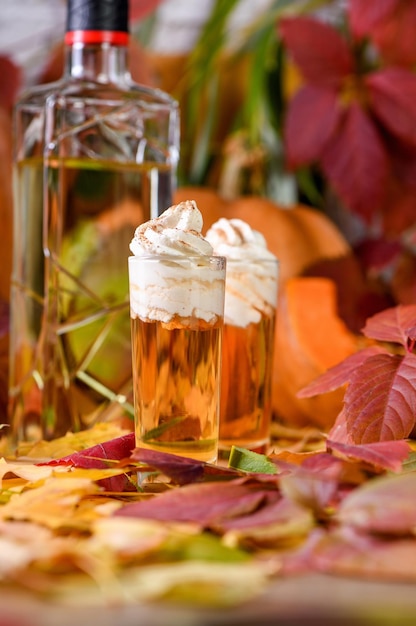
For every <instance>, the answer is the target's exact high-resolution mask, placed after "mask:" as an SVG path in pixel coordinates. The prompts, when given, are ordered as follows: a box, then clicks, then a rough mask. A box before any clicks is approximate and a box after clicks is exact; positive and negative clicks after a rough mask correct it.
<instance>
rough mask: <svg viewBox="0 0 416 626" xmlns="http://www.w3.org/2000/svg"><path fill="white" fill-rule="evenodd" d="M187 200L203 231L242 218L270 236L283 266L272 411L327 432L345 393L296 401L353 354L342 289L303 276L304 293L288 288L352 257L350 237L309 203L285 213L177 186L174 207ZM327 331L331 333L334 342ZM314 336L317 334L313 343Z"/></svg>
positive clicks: (271, 205) (261, 202) (268, 204)
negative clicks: (311, 271)
mask: <svg viewBox="0 0 416 626" xmlns="http://www.w3.org/2000/svg"><path fill="white" fill-rule="evenodd" d="M183 200H195V201H196V203H197V205H198V207H199V209H200V210H201V212H202V215H203V218H204V232H206V230H207V229H208V228H209V227H210V226H211V224H212V223H213V222H215V221H217V220H218V219H219V218H220V217H227V218H240V219H242V220H244V221H246V222H247V223H248V224H250V226H251V227H252V228H254V229H255V230H258V231H260V232H261V233H262V234H263V235H264V237H265V238H266V241H267V244H268V247H269V249H270V250H271V251H272V252H273V253H274V254H275V255H276V256H277V257H278V259H279V260H280V277H279V283H280V287H279V309H278V314H277V329H276V335H275V346H274V372H273V389H272V405H273V412H274V414H275V416H276V417H277V418H279V419H281V420H283V421H285V422H287V423H290V424H293V425H305V424H308V423H309V424H315V425H320V426H322V427H324V426H328V427H329V426H330V425H331V424H332V423H333V421H334V420H335V417H336V415H337V413H338V411H339V409H340V406H341V404H340V403H341V397H342V395H341V392H338V395H336V394H335V395H331V394H328V395H325V396H321V397H319V399H318V398H312V399H307V400H306V399H305V400H300V399H298V398H297V397H296V393H297V391H298V390H299V389H300V388H301V387H302V386H304V385H306V384H307V383H309V382H310V381H311V380H312V379H313V378H315V377H316V376H317V375H319V374H320V373H322V371H324V370H325V369H326V368H327V367H329V366H330V365H333V364H334V363H335V362H336V361H337V359H338V357H339V356H340V357H341V358H340V359H339V360H342V358H344V355H347V354H350V353H351V352H352V351H354V350H355V349H356V348H357V340H356V337H355V335H353V334H352V333H349V332H348V331H347V329H346V327H345V326H344V325H343V322H342V321H341V319H340V318H339V317H338V314H337V311H336V287H335V283H334V282H332V281H331V280H330V279H319V282H316V280H317V279H307V278H304V279H302V280H303V281H308V280H315V282H310V283H308V282H302V283H301V284H302V288H300V286H298V283H296V288H295V287H294V286H292V285H293V283H290V288H289V292H288V293H286V292H287V288H288V285H289V281H291V279H293V278H295V277H299V276H300V275H301V274H302V272H304V271H305V270H306V269H307V268H308V267H310V266H312V265H314V264H315V263H317V262H318V261H320V260H322V259H334V258H338V257H343V256H346V255H349V254H350V253H351V250H350V246H349V244H348V243H347V241H346V240H345V238H344V236H343V235H342V234H341V232H340V231H339V230H338V229H337V227H336V226H335V225H334V223H333V222H331V220H330V219H329V218H327V217H326V216H325V215H324V214H323V213H321V212H319V211H318V210H316V209H313V208H310V207H306V206H303V205H296V206H293V207H291V208H286V207H281V206H279V205H277V204H276V203H275V202H273V201H271V200H269V199H266V198H262V197H254V196H244V197H239V198H236V199H232V200H225V199H224V198H222V197H221V196H220V195H219V194H218V193H217V192H216V191H215V190H214V189H209V188H201V187H182V188H179V189H178V190H177V191H176V194H175V197H174V202H175V203H178V202H181V201H183ZM302 290H303V291H302ZM304 296H305V299H303V298H304ZM311 316H312V319H314V320H315V324H316V328H315V327H314V323H312V320H311ZM302 320H304V321H305V324H303V322H302ZM326 327H327V328H328V331H330V334H328V336H326V335H325V328H326ZM318 329H319V334H318ZM309 333H311V334H312V335H313V336H310V337H309ZM321 343H322V349H323V351H324V353H325V358H322V359H321V358H320V357H319V351H320V345H321ZM324 344H325V345H324ZM331 344H336V345H335V346H334V352H333V355H332V357H333V358H329V356H328V352H330V351H331ZM328 346H329V349H328ZM341 346H342V348H341ZM308 350H310V352H308Z"/></svg>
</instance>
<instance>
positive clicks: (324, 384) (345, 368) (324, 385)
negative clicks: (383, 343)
mask: <svg viewBox="0 0 416 626" xmlns="http://www.w3.org/2000/svg"><path fill="white" fill-rule="evenodd" d="M380 353H386V354H387V352H386V350H384V349H383V348H381V347H379V346H370V347H368V348H364V349H363V350H359V351H358V352H356V353H355V354H351V356H349V357H347V358H346V359H344V360H343V361H341V363H337V365H334V366H333V367H330V368H329V369H328V370H327V371H326V372H324V373H323V374H321V375H320V376H318V377H317V378H315V380H313V381H312V382H311V383H309V385H306V387H303V388H302V389H301V390H300V391H298V393H297V394H296V395H297V397H298V398H311V397H312V396H316V395H319V394H321V393H328V392H329V391H333V390H334V389H338V387H342V385H345V383H349V382H350V380H351V378H352V376H353V374H354V372H355V370H356V369H357V367H359V366H360V365H362V364H363V363H364V362H365V361H366V360H367V359H368V358H370V356H374V355H375V354H380Z"/></svg>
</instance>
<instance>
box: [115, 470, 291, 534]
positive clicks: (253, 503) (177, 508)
mask: <svg viewBox="0 0 416 626" xmlns="http://www.w3.org/2000/svg"><path fill="white" fill-rule="evenodd" d="M279 498H280V494H279V492H278V491H277V489H276V488H275V487H274V488H272V487H271V486H269V487H267V486H266V485H263V484H260V485H259V484H258V483H255V484H254V485H253V484H252V483H251V484H249V485H247V484H244V483H243V484H241V483H238V482H236V481H230V482H226V483H216V482H208V483H200V484H195V485H186V486H184V487H180V488H179V489H173V490H172V491H167V492H165V493H162V494H160V495H159V496H158V497H157V498H153V499H151V500H146V501H144V500H143V501H139V502H133V503H131V504H127V505H126V506H124V507H122V508H121V509H120V510H119V511H117V513H116V515H121V516H131V517H137V518H141V519H156V520H169V521H177V522H194V523H197V524H199V525H200V526H201V527H212V525H213V524H216V525H218V524H219V523H221V521H222V520H223V519H231V518H233V517H238V516H241V515H248V514H249V513H252V512H253V511H257V510H258V509H259V508H261V507H263V506H266V505H267V504H270V503H271V502H274V501H275V500H277V499H279Z"/></svg>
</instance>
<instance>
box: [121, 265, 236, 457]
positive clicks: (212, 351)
mask: <svg viewBox="0 0 416 626" xmlns="http://www.w3.org/2000/svg"><path fill="white" fill-rule="evenodd" d="M225 267H226V261H225V259H224V258H223V257H216V256H212V257H208V256H207V257H203V256H202V257H201V256H198V257H178V256H162V255H160V256H159V255H151V256H132V257H129V285H130V316H131V336H132V364H133V395H134V415H135V434H136V445H137V446H138V447H144V448H150V449H152V450H156V451H160V452H169V453H171V454H177V455H180V456H186V457H189V458H194V459H198V460H201V461H207V462H214V461H216V459H217V453H218V429H219V412H220V381H221V350H222V334H223V324H224V295H225Z"/></svg>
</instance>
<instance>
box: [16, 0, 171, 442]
mask: <svg viewBox="0 0 416 626" xmlns="http://www.w3.org/2000/svg"><path fill="white" fill-rule="evenodd" d="M128 37H129V35H128V0H68V16H67V28H66V34H65V71H64V75H63V77H62V78H61V79H60V80H59V81H58V82H56V83H53V84H49V85H46V86H42V87H38V88H36V89H34V90H32V91H31V92H30V93H29V94H27V95H26V96H24V97H23V98H22V99H21V100H20V101H19V102H18V104H17V105H16V107H15V116H14V125H15V126H14V133H15V155H14V197H15V208H14V242H13V245H14V251H13V272H12V287H11V329H10V391H9V422H10V429H11V433H12V437H13V439H14V440H15V441H17V442H19V441H22V440H25V441H27V440H38V439H47V440H49V439H54V438H56V437H58V436H61V435H64V434H65V433H66V432H67V431H78V430H83V429H86V428H89V427H91V426H92V425H93V424H95V423H97V422H102V421H107V420H112V419H121V420H124V417H125V416H129V417H130V416H131V417H132V415H133V408H132V393H131V347H130V344H131V342H130V319H129V298H128V276H127V257H128V254H129V251H128V244H129V242H130V240H131V238H132V236H133V233H134V229H135V227H136V226H137V225H138V224H139V223H141V222H143V221H146V220H148V219H150V218H151V217H155V216H156V215H158V214H159V213H161V212H162V211H163V210H165V209H166V208H167V207H168V206H169V205H170V204H171V199H172V192H173V187H174V184H175V180H176V165H177V160H178V155H179V112H178V106H177V103H176V101H175V100H173V99H172V98H171V97H170V96H169V95H167V94H165V93H164V92H162V91H160V90H156V89H152V88H147V87H145V86H139V85H136V84H135V83H133V81H132V79H131V76H130V73H129V71H128V52H127V44H128ZM132 427H133V426H132Z"/></svg>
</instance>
